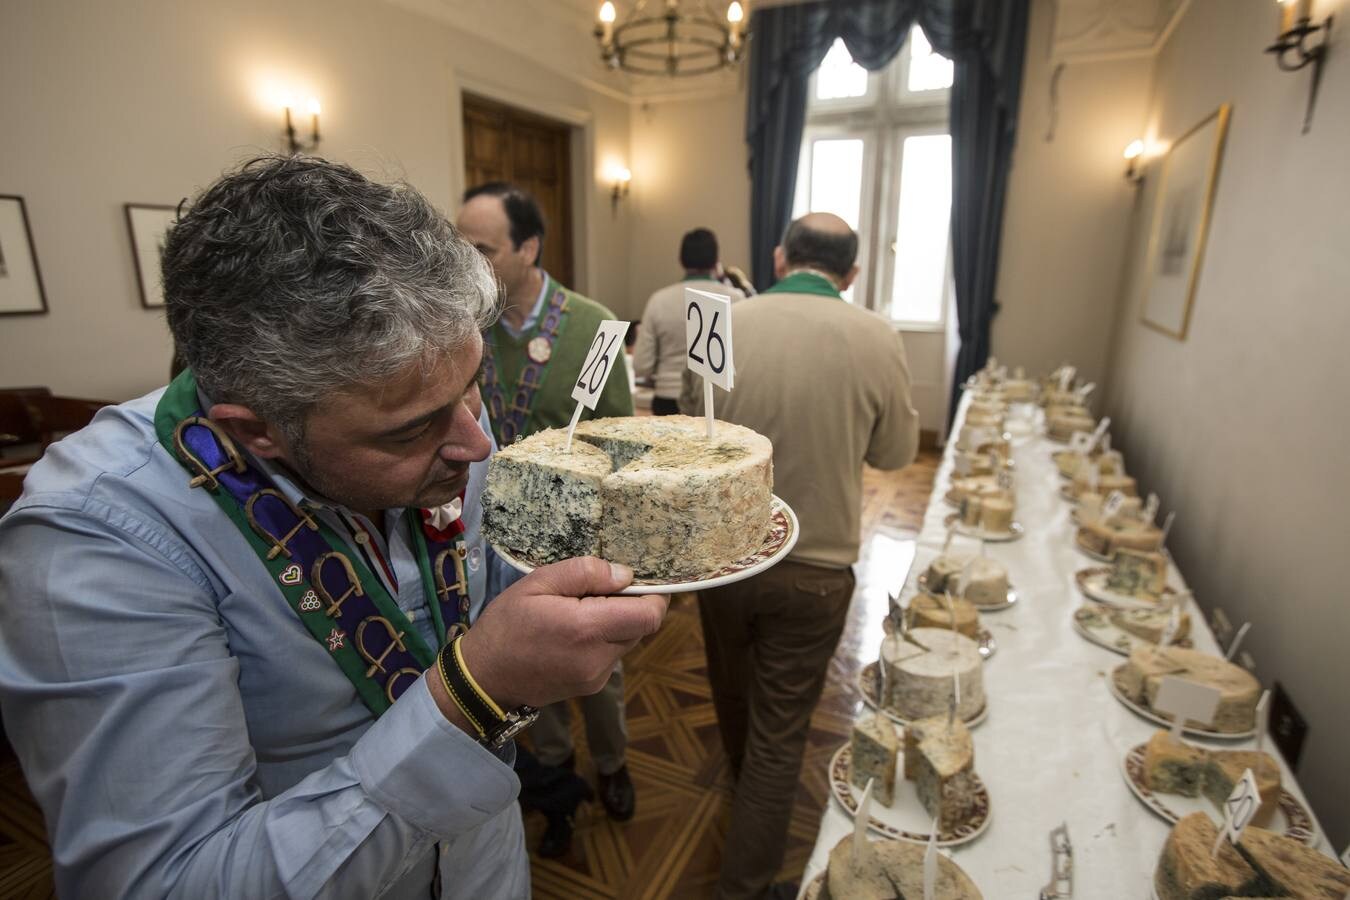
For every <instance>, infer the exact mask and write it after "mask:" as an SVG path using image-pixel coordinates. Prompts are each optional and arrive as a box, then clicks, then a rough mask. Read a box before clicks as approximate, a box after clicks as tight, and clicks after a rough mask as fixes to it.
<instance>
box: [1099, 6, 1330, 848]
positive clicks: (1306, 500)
mask: <svg viewBox="0 0 1350 900" xmlns="http://www.w3.org/2000/svg"><path fill="white" fill-rule="evenodd" d="M1273 6H1274V4H1272V3H1270V2H1268V0H1194V2H1193V3H1192V4H1191V8H1190V10H1189V11H1188V12H1187V14H1186V16H1185V18H1184V19H1183V20H1182V21H1181V24H1180V25H1179V27H1178V28H1177V30H1176V31H1175V33H1174V34H1173V36H1172V38H1171V40H1170V41H1169V42H1168V43H1167V44H1166V45H1165V47H1164V48H1163V50H1162V52H1161V53H1160V55H1159V57H1158V61H1157V71H1156V78H1155V87H1154V91H1153V98H1152V102H1151V104H1150V123H1151V129H1152V130H1154V131H1156V134H1157V136H1158V137H1159V139H1161V140H1163V141H1170V140H1171V139H1174V138H1175V137H1177V136H1178V135H1180V134H1182V133H1184V132H1185V131H1186V130H1187V129H1189V128H1190V127H1191V126H1192V125H1193V124H1195V123H1196V122H1198V121H1200V120H1201V119H1202V118H1204V117H1205V116H1206V115H1208V114H1209V113H1211V112H1213V111H1214V109H1215V108H1217V107H1218V106H1219V104H1221V103H1224V102H1228V103H1232V104H1233V115H1232V121H1231V125H1230V129H1229V133H1228V142H1227V149H1226V151H1225V153H1224V158H1223V162H1222V171H1221V174H1220V176H1219V187H1218V192H1217V199H1216V202H1215V205H1214V211H1213V219H1212V224H1211V227H1210V231H1209V242H1208V247H1207V250H1206V253H1205V260H1204V268H1203V270H1202V272H1201V276H1200V283H1199V289H1198V291H1197V294H1196V297H1195V301H1194V307H1193V312H1192V315H1191V326H1190V333H1189V334H1188V336H1187V338H1186V340H1185V341H1177V340H1174V339H1173V338H1170V337H1167V336H1165V335H1162V334H1159V333H1158V332H1156V331H1153V330H1151V329H1148V328H1145V327H1144V326H1142V325H1140V324H1139V312H1140V308H1141V307H1140V304H1141V298H1142V292H1143V289H1144V286H1145V280H1146V272H1145V262H1144V259H1143V255H1144V253H1145V249H1146V244H1147V240H1146V236H1147V230H1148V227H1149V224H1150V221H1151V215H1152V209H1153V193H1154V190H1155V189H1156V186H1157V181H1158V179H1157V174H1156V170H1157V168H1158V167H1157V166H1156V165H1155V166H1154V167H1153V168H1154V171H1152V172H1151V173H1150V178H1149V181H1148V184H1147V185H1146V187H1145V194H1144V196H1143V197H1142V198H1141V203H1140V208H1139V210H1138V215H1137V216H1136V217H1135V220H1134V223H1133V225H1134V237H1135V240H1134V242H1133V251H1132V259H1131V261H1130V266H1129V271H1128V280H1127V285H1126V290H1125V292H1124V295H1123V299H1122V303H1121V309H1120V313H1119V318H1118V322H1117V326H1116V337H1115V342H1114V366H1113V374H1112V377H1111V384H1112V389H1111V391H1110V393H1109V397H1108V400H1109V404H1108V410H1107V411H1108V412H1109V413H1110V414H1111V415H1112V417H1113V419H1114V420H1115V422H1116V424H1114V425H1113V426H1112V433H1113V435H1115V436H1116V438H1117V443H1118V444H1120V445H1123V449H1124V450H1125V454H1126V459H1127V460H1128V461H1129V464H1130V467H1131V469H1132V470H1133V474H1135V475H1137V476H1138V477H1139V478H1140V479H1141V483H1142V484H1143V485H1145V486H1146V487H1147V488H1149V489H1151V490H1156V491H1157V492H1158V493H1159V494H1160V495H1161V496H1162V498H1163V503H1164V509H1175V510H1176V511H1177V521H1176V525H1175V528H1174V530H1173V532H1172V534H1173V537H1172V539H1171V541H1170V542H1169V543H1170V545H1171V548H1172V550H1173V552H1174V554H1175V556H1176V559H1177V562H1178V564H1179V565H1180V567H1181V569H1182V571H1183V572H1185V573H1186V577H1187V579H1188V580H1189V581H1190V582H1191V584H1192V585H1193V587H1194V588H1195V590H1196V594H1197V597H1198V599H1199V600H1200V603H1201V605H1202V606H1204V607H1206V608H1211V607H1214V606H1221V607H1223V608H1224V609H1225V610H1226V612H1227V614H1228V616H1229V617H1230V618H1231V619H1232V620H1233V621H1234V622H1235V623H1241V622H1243V621H1251V622H1252V623H1254V627H1253V629H1252V631H1251V633H1250V635H1249V636H1248V637H1247V640H1246V643H1245V645H1244V646H1245V647H1246V648H1248V649H1250V651H1251V652H1252V654H1253V656H1254V657H1255V660H1256V664H1257V674H1258V675H1259V677H1260V678H1261V680H1262V682H1263V683H1264V684H1266V685H1269V684H1270V683H1271V682H1272V681H1274V680H1277V679H1278V680H1279V681H1280V682H1282V683H1283V684H1284V685H1285V687H1286V688H1287V689H1288V691H1289V693H1290V695H1291V697H1292V698H1293V700H1294V703H1295V704H1296V705H1297V706H1298V707H1299V708H1300V710H1301V711H1302V713H1303V714H1304V716H1305V717H1306V718H1307V720H1308V722H1309V724H1310V730H1309V735H1308V743H1307V745H1306V746H1305V748H1304V753H1303V760H1302V763H1301V766H1300V769H1299V780H1300V783H1301V784H1302V785H1303V787H1304V788H1305V789H1306V790H1307V793H1308V795H1309V797H1310V798H1311V799H1312V802H1313V806H1314V808H1315V810H1316V812H1317V813H1318V815H1319V816H1320V817H1321V819H1322V824H1323V825H1324V826H1325V827H1326V830H1327V831H1328V833H1329V835H1330V836H1331V838H1332V840H1333V842H1334V843H1335V845H1336V848H1337V849H1338V850H1339V849H1340V848H1342V847H1343V846H1344V845H1345V843H1346V842H1347V841H1348V840H1350V769H1348V768H1347V767H1346V764H1345V747H1346V745H1347V743H1350V691H1348V690H1347V686H1350V652H1347V649H1346V641H1347V639H1348V638H1350V603H1347V602H1346V601H1347V596H1346V586H1345V576H1344V572H1343V569H1344V565H1345V564H1344V559H1345V555H1346V551H1347V541H1348V540H1350V527H1348V526H1347V518H1346V516H1347V512H1346V511H1347V509H1350V477H1347V475H1346V469H1345V465H1344V457H1345V450H1346V447H1347V446H1350V399H1348V397H1350V394H1348V393H1347V388H1346V368H1345V362H1344V360H1345V352H1346V351H1345V348H1346V340H1347V337H1350V288H1348V287H1347V285H1350V253H1347V251H1346V241H1347V235H1350V163H1347V155H1346V154H1347V149H1346V148H1347V147H1350V113H1347V110H1350V59H1347V57H1346V54H1345V53H1344V49H1345V40H1344V38H1343V37H1342V38H1341V39H1340V40H1339V43H1338V46H1337V47H1336V48H1333V50H1332V53H1331V56H1330V58H1329V62H1328V64H1327V67H1326V71H1325V75H1324V80H1323V84H1322V91H1321V100H1320V103H1319V107H1318V110H1317V118H1316V120H1315V121H1314V124H1313V128H1312V132H1311V133H1310V134H1307V135H1301V134H1300V133H1299V129H1300V126H1301V121H1302V116H1303V110H1304V106H1305V103H1306V101H1307V91H1308V83H1309V76H1310V73H1309V72H1308V71H1303V72H1300V73H1297V74H1288V73H1284V72H1280V71H1278V70H1277V69H1276V67H1275V63H1274V61H1273V60H1272V59H1271V58H1270V57H1269V56H1267V55H1264V54H1263V53H1262V52H1261V48H1262V47H1264V46H1265V45H1267V44H1268V43H1269V42H1270V41H1271V39H1272V38H1273V36H1274V25H1275V10H1274V8H1273ZM1316 7H1317V10H1316V11H1317V14H1318V15H1325V14H1326V13H1329V12H1335V13H1336V16H1337V19H1338V20H1344V18H1345V16H1346V13H1347V12H1350V9H1348V8H1347V6H1346V4H1344V3H1343V2H1342V3H1329V2H1326V0H1324V2H1321V3H1318V4H1316Z"/></svg>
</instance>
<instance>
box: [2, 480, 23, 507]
mask: <svg viewBox="0 0 1350 900" xmlns="http://www.w3.org/2000/svg"><path fill="white" fill-rule="evenodd" d="M22 493H23V475H15V474H12V473H10V472H6V471H5V470H4V469H0V515H4V514H5V512H6V511H7V510H8V509H9V508H10V506H11V505H12V504H13V503H14V501H15V500H18V499H19V495H20V494H22Z"/></svg>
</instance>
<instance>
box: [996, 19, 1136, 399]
mask: <svg viewBox="0 0 1350 900" xmlns="http://www.w3.org/2000/svg"><path fill="white" fill-rule="evenodd" d="M1052 15H1053V11H1052V4H1051V2H1050V0H1033V2H1032V8H1031V22H1030V27H1029V30H1028V33H1027V51H1026V67H1025V70H1024V73H1023V76H1022V79H1023V80H1022V102H1021V113H1020V119H1019V121H1018V128H1017V145H1016V148H1015V150H1014V153H1013V167H1012V171H1011V173H1010V175H1009V179H1008V195H1007V201H1006V208H1005V211H1004V219H1003V243H1002V251H1001V258H1000V261H999V274H998V287H997V293H996V297H997V299H998V301H999V303H1000V304H1001V306H1002V308H1001V309H1000V311H999V313H998V315H997V316H996V317H995V318H994V324H993V330H992V335H991V348H992V350H993V353H994V355H995V356H997V357H998V358H999V361H1000V362H1004V363H1008V364H1009V365H1022V366H1025V367H1026V369H1027V371H1028V372H1033V373H1034V372H1045V371H1049V370H1050V369H1052V368H1054V367H1055V366H1057V365H1059V364H1060V363H1061V362H1064V361H1070V360H1071V361H1073V362H1074V363H1075V364H1076V365H1077V366H1078V369H1079V371H1080V372H1082V373H1083V376H1084V377H1085V378H1086V379H1088V380H1089V381H1096V382H1098V384H1099V385H1100V384H1101V382H1102V381H1103V379H1104V378H1105V375H1106V369H1107V351H1108V349H1109V346H1110V340H1111V326H1112V319H1113V311H1114V309H1115V306H1116V299H1117V295H1118V292H1119V284H1120V272H1121V267H1122V265H1123V262H1124V259H1125V248H1126V244H1127V243H1128V240H1129V222H1130V210H1131V207H1132V205H1133V203H1134V200H1135V191H1134V189H1133V188H1131V187H1130V185H1129V184H1128V182H1126V180H1125V178H1124V177H1123V173H1124V171H1125V162H1124V159H1123V158H1122V151H1123V150H1124V148H1125V145H1126V144H1128V143H1129V142H1130V141H1131V140H1133V139H1134V138H1136V137H1138V136H1139V135H1140V134H1141V133H1142V129H1143V126H1144V120H1145V114H1146V104H1147V100H1148V89H1149V75H1150V71H1151V69H1152V60H1151V59H1150V58H1146V57H1145V58H1135V59H1128V60H1119V61H1114V62H1073V63H1069V64H1068V65H1066V67H1065V68H1064V71H1063V73H1062V74H1061V75H1060V77H1059V85H1058V90H1059V103H1058V115H1057V118H1055V120H1054V137H1053V139H1052V140H1047V139H1046V135H1047V131H1048V130H1049V129H1050V127H1051V124H1052V116H1054V111H1053V109H1052V105H1051V100H1050V80H1051V75H1052V73H1053V69H1054V64H1053V63H1052V61H1051V59H1050V47H1049V43H1050V27H1049V20H1050V17H1051V16H1052Z"/></svg>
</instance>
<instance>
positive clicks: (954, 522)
mask: <svg viewBox="0 0 1350 900" xmlns="http://www.w3.org/2000/svg"><path fill="white" fill-rule="evenodd" d="M942 524H943V525H945V526H947V527H948V528H954V529H956V533H957V534H964V535H965V536H966V537H973V538H979V539H980V540H982V541H994V542H995V543H999V542H1002V541H1015V540H1017V539H1018V538H1020V537H1021V536H1022V535H1023V534H1024V533H1025V531H1026V530H1025V529H1024V528H1023V527H1022V523H1021V522H1014V523H1012V528H1011V529H1009V530H1008V531H988V530H986V529H984V528H972V527H971V526H969V525H967V524H965V523H964V522H962V521H961V518H960V517H959V516H958V515H957V514H956V513H952V514H951V515H950V516H948V517H947V518H945V519H943V520H942Z"/></svg>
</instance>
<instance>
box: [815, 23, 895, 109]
mask: <svg viewBox="0 0 1350 900" xmlns="http://www.w3.org/2000/svg"><path fill="white" fill-rule="evenodd" d="M842 42H843V38H838V37H837V38H835V39H834V40H833V41H832V42H830V50H827V51H825V52H826V55H829V53H830V51H832V50H833V49H834V45H835V44H836V43H840V44H842ZM845 50H847V48H845ZM824 62H825V59H824V57H821V63H822V64H823V63H824ZM884 72H885V70H884V69H883V70H882V71H881V72H868V73H867V90H866V92H864V93H863V95H862V96H861V97H832V98H830V99H828V100H818V99H816V88H817V87H818V86H819V84H820V77H819V75H820V66H817V67H816V68H815V69H813V70H812V71H811V77H810V78H808V79H807V82H806V84H807V87H806V109H807V113H808V115H809V114H810V112H811V110H813V109H814V110H816V111H820V112H824V111H829V112H840V111H846V110H856V109H868V108H870V107H872V106H875V105H876V104H877V102H878V99H879V97H880V95H881V93H882V91H884V90H885V88H886V86H885V84H884V82H885V78H884V77H882V76H883V73H884Z"/></svg>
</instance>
